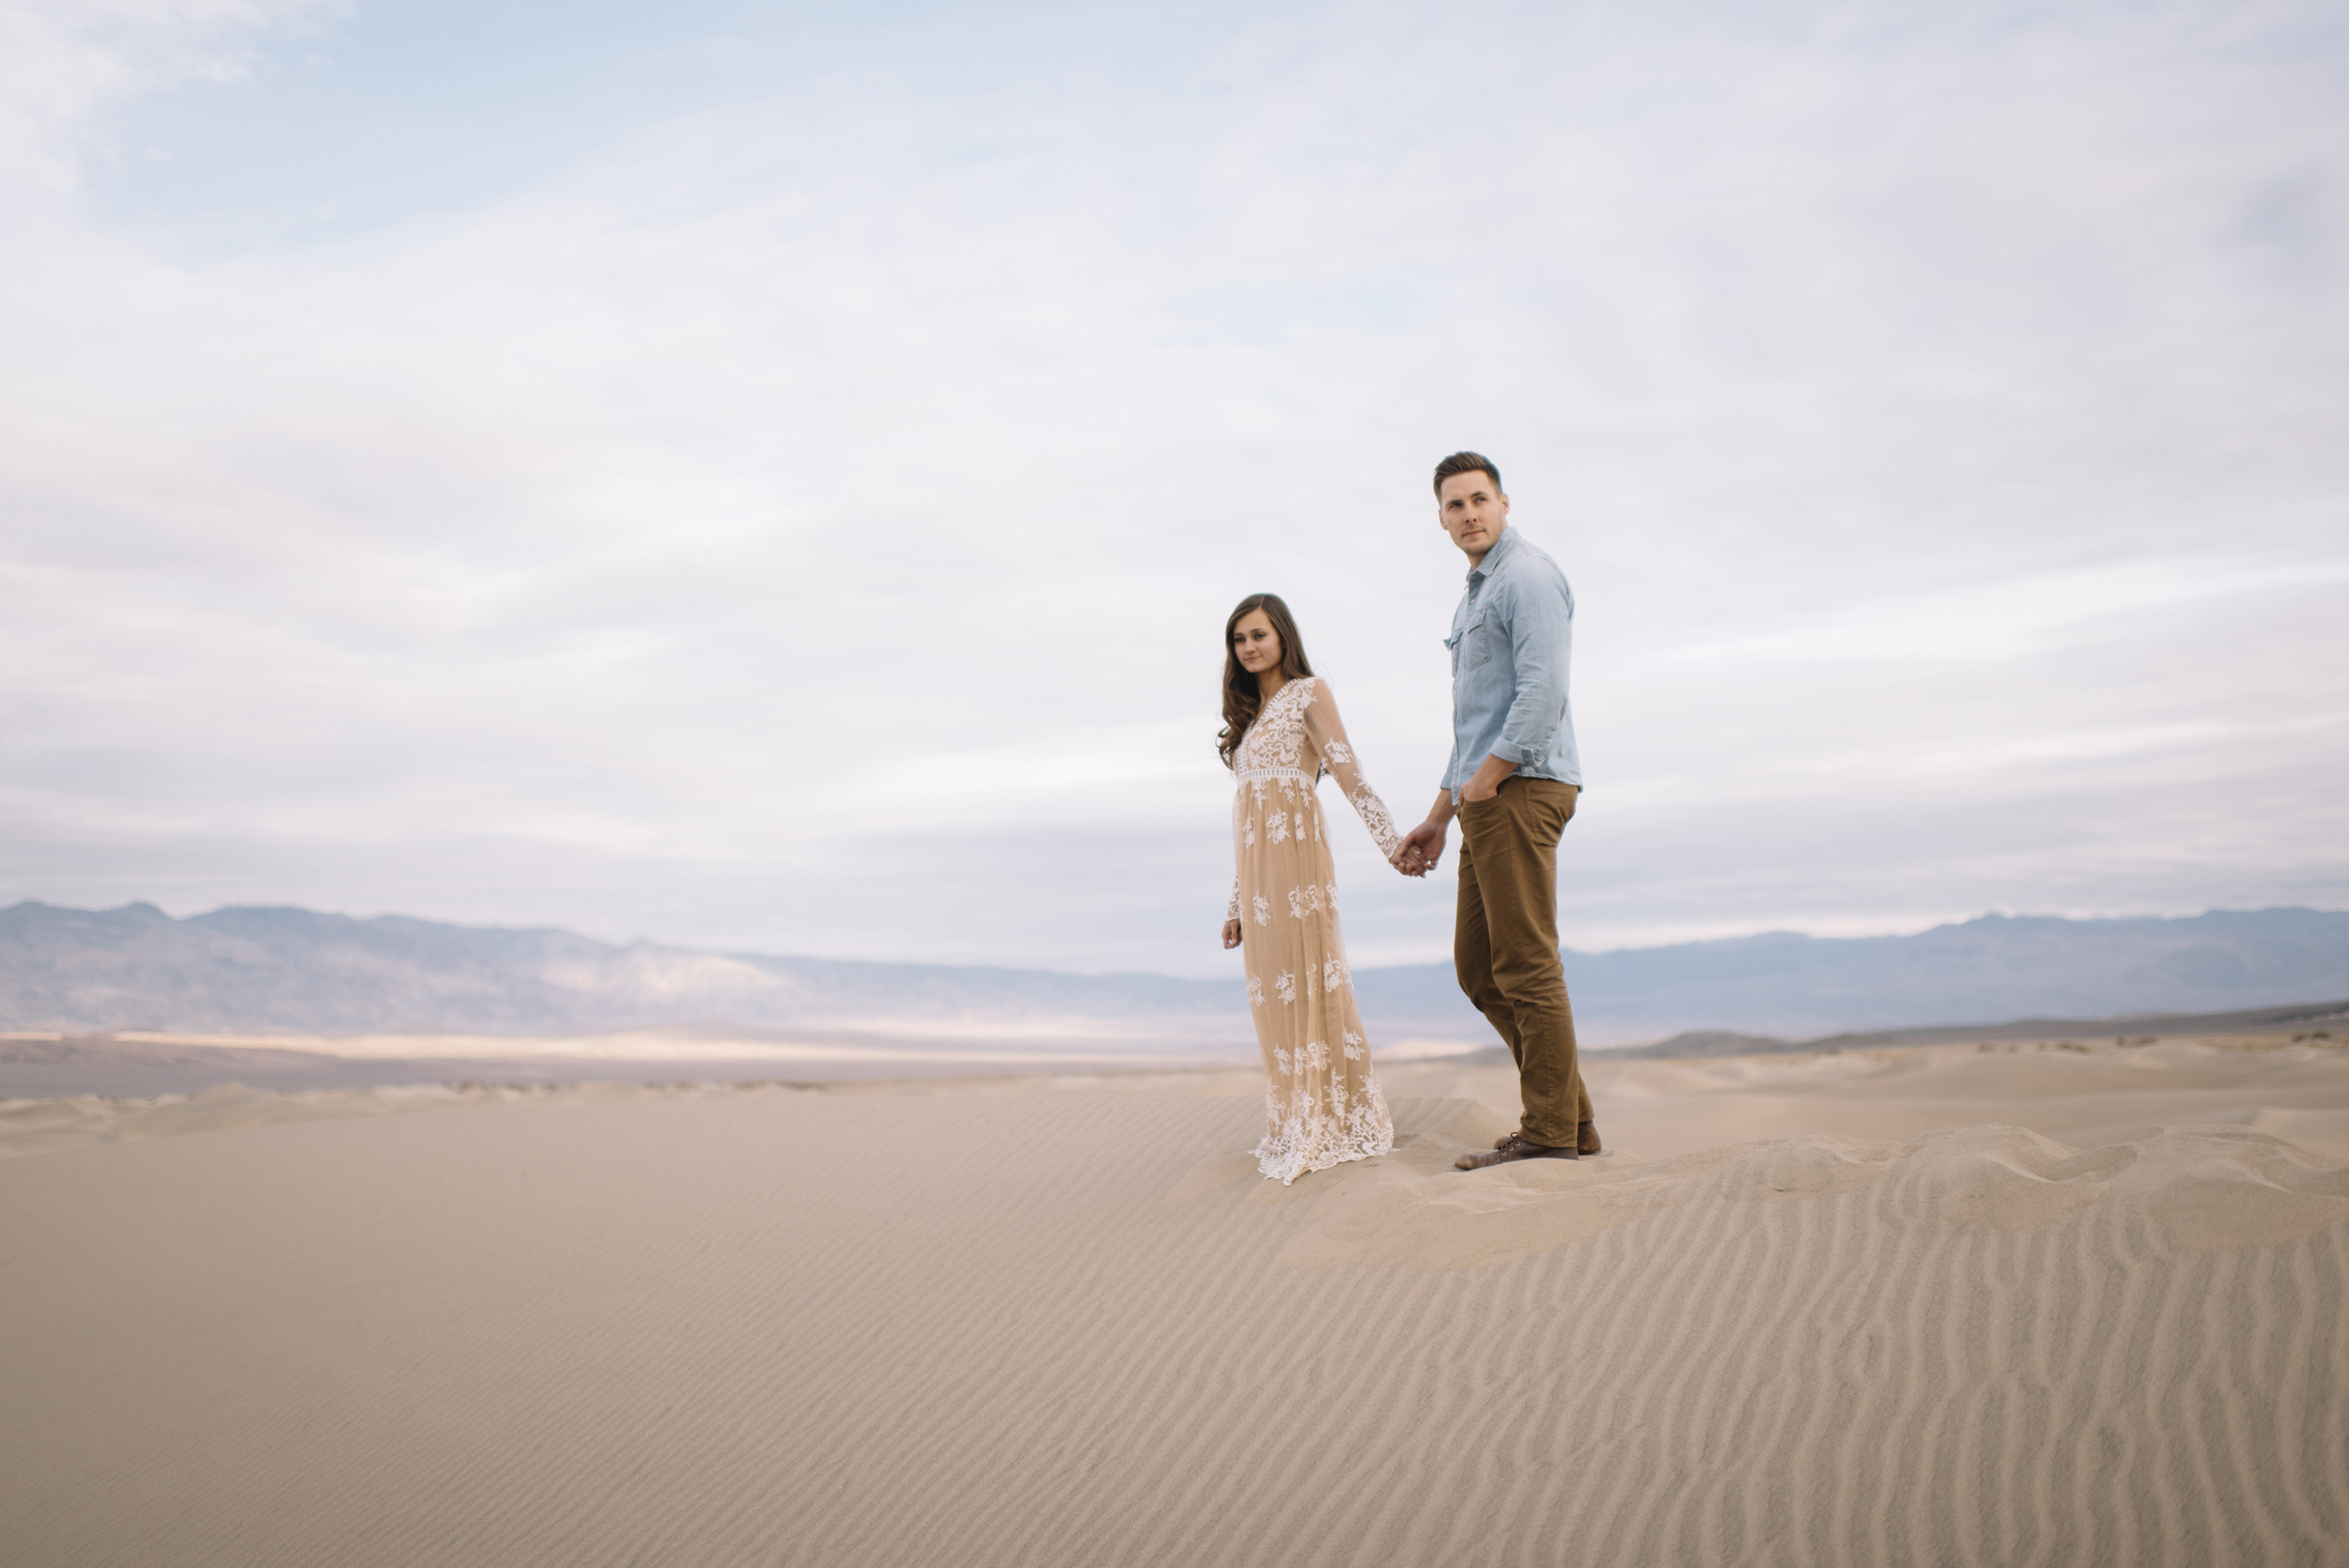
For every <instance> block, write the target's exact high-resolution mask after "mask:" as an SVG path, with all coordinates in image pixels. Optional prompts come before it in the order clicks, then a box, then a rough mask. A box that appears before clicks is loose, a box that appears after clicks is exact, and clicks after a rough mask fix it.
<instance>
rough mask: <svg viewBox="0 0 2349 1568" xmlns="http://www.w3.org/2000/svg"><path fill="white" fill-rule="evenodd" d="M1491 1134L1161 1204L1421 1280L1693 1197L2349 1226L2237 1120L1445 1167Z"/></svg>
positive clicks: (1317, 1260)
mask: <svg viewBox="0 0 2349 1568" xmlns="http://www.w3.org/2000/svg"><path fill="white" fill-rule="evenodd" d="M1506 1127H1507V1124H1506V1123H1505V1122H1504V1121H1503V1120H1502V1119H1501V1118H1500V1117H1499V1116H1496V1115H1495V1114H1493V1113H1492V1112H1491V1111H1489V1110H1486V1109H1485V1108H1483V1107H1481V1106H1477V1105H1474V1104H1472V1103H1470V1102H1466V1101H1458V1100H1445V1101H1428V1102H1420V1103H1419V1104H1417V1105H1414V1106H1412V1107H1411V1111H1410V1116H1409V1118H1408V1122H1407V1121H1406V1120H1405V1119H1404V1118H1403V1116H1402V1115H1401V1113H1400V1112H1398V1121H1397V1128H1396V1137H1395V1151H1394V1154H1393V1155H1392V1157H1388V1158H1387V1159H1383V1160H1371V1161H1364V1162H1361V1163H1360V1164H1355V1165H1348V1166H1342V1167H1339V1168H1337V1169H1336V1170H1333V1171H1330V1172H1318V1173H1317V1175H1316V1179H1315V1180H1314V1181H1312V1182H1310V1183H1309V1182H1304V1181H1300V1182H1299V1183H1298V1184H1297V1185H1296V1186H1295V1187H1293V1188H1271V1189H1269V1190H1259V1189H1258V1186H1252V1185H1251V1184H1252V1183H1256V1184H1259V1185H1262V1186H1268V1184H1261V1179H1260V1178H1258V1177H1257V1176H1256V1173H1255V1171H1254V1169H1253V1167H1252V1164H1249V1163H1248V1162H1245V1161H1242V1160H1240V1159H1237V1158H1236V1157H1223V1158H1219V1159H1216V1160H1210V1161H1205V1162H1202V1164H1201V1165H1199V1166H1198V1167H1196V1168H1194V1169H1193V1170H1192V1171H1191V1172H1190V1173H1189V1174H1188V1175H1186V1176H1185V1177H1184V1179H1183V1182H1182V1183H1181V1184H1179V1185H1178V1186H1177V1188H1176V1189H1175V1193H1174V1194H1173V1195H1171V1196H1173V1197H1175V1198H1196V1197H1201V1196H1205V1195H1206V1194H1207V1193H1210V1192H1213V1191H1215V1190H1218V1189H1219V1188H1241V1189H1242V1190H1241V1191H1240V1192H1239V1193H1238V1196H1239V1198H1240V1201H1242V1202H1244V1203H1252V1204H1253V1203H1309V1204H1311V1205H1312V1207H1311V1209H1310V1210H1309V1212H1308V1214H1307V1215H1306V1218H1305V1222H1304V1225H1303V1227H1302V1228H1301V1229H1300V1231H1299V1234H1297V1235H1296V1236H1295V1237H1294V1238H1293V1239H1292V1240H1291V1241H1290V1242H1289V1243H1288V1245H1287V1246H1286V1247H1285V1248H1283V1250H1282V1253H1281V1261H1282V1262H1283V1263H1284V1264H1287V1265H1293V1266H1297V1267H1303V1268H1335V1267H1341V1266H1344V1265H1351V1264H1376V1265H1385V1266H1390V1267H1397V1268H1406V1269H1413V1270H1420V1271H1428V1272H1436V1271H1442V1270H1449V1269H1455V1268H1468V1267H1472V1266H1476V1265H1489V1264H1498V1263H1504V1262H1508V1261H1510V1260H1513V1259H1519V1258H1527V1257H1532V1256H1535V1255H1538V1254H1540V1253H1543V1252H1548V1251H1551V1250H1555V1249H1557V1248H1561V1247H1565V1246H1569V1245H1571V1244H1573V1243H1575V1242H1578V1241H1581V1240H1584V1239H1586V1238H1588V1237H1590V1236H1594V1235H1596V1234H1599V1233H1600V1232H1602V1231H1608V1230H1612V1229H1614V1228H1615V1227H1616V1226H1619V1225H1627V1224H1630V1223H1632V1222H1633V1221H1635V1220H1639V1219H1646V1218H1647V1217H1648V1216H1650V1215H1653V1214H1657V1213H1659V1212H1661V1211H1663V1210H1665V1209H1668V1208H1674V1207H1677V1206H1679V1205H1681V1204H1683V1203H1689V1202H1691V1201H1693V1200H1699V1199H1703V1200H1710V1201H1713V1202H1714V1203H1715V1204H1716V1206H1715V1208H1714V1210H1713V1211H1712V1212H1714V1213H1715V1214H1716V1215H1717V1217H1718V1221H1719V1224H1721V1225H1723V1226H1727V1225H1730V1224H1733V1223H1735V1212H1736V1209H1735V1205H1738V1204H1744V1203H1790V1202H1795V1203H1799V1202H1809V1201H1816V1200H1822V1199H1838V1198H1853V1197H1856V1196H1857V1195H1859V1194H1861V1193H1865V1192H1867V1191H1869V1189H1871V1188H1875V1187H1877V1186H1878V1185H1879V1184H1886V1186H1885V1190H1884V1191H1883V1192H1882V1193H1881V1194H1879V1195H1878V1197H1879V1202H1878V1203H1876V1205H1875V1210H1876V1212H1872V1213H1871V1215H1870V1216H1869V1217H1868V1219H1866V1221H1865V1223H1868V1224H1871V1225H1876V1224H1884V1225H1890V1226H1893V1227H1899V1228H1913V1227H1919V1226H1924V1227H1931V1228H1937V1229H1948V1230H1954V1231H1961V1232H1982V1233H1988V1234H2027V1233H2030V1232H2035V1231H2041V1230H2046V1229H2048V1228H2050V1227H2053V1226H2058V1225H2061V1224H2063V1223H2064V1222H2066V1221H2067V1220H2070V1219H2073V1218H2075V1217H2076V1216H2078V1215H2080V1214H2082V1213H2085V1212H2086V1211H2088V1210H2089V1209H2092V1208H2093V1207H2095V1206H2096V1205H2097V1204H2098V1203H2106V1202H2109V1203H2112V1204H2113V1205H2114V1207H2115V1210H2116V1215H2115V1218H2116V1222H2119V1223H2124V1224H2132V1225H2140V1226H2144V1227H2147V1228H2148V1229H2149V1230H2150V1232H2151V1233H2152V1234H2153V1235H2155V1236H2156V1237H2158V1238H2159V1239H2160V1242H2161V1243H2162V1244H2163V1245H2166V1246H2169V1247H2174V1248H2178V1249H2183V1250H2189V1251H2205V1250H2242V1249H2246V1248H2257V1247H2273V1246H2277V1245H2279V1244H2281V1243H2283V1242H2287V1241H2296V1240H2299V1239H2301V1238H2302V1237H2305V1236H2309V1235H2312V1234H2315V1233H2316V1232H2318V1231H2321V1230H2323V1229H2325V1228H2326V1226H2328V1225H2333V1224H2337V1223H2340V1222H2341V1221H2342V1220H2344V1219H2349V1162H2342V1161H2337V1160H2328V1159H2326V1158H2325V1157H2320V1156H2316V1155H2312V1154H2310V1153H2309V1152H2308V1151H2306V1150H2302V1149H2296V1148H2295V1147H2293V1146H2292V1145H2291V1144H2289V1143H2286V1142H2284V1141H2282V1140H2280V1139H2277V1138H2275V1137H2272V1136H2270V1135H2268V1134H2265V1133H2261V1132H2257V1131H2253V1130H2251V1129H2248V1128H2244V1127H2235V1126H2205V1127H2174V1128H2165V1129H2163V1130H2162V1131H2161V1132H2160V1133H2158V1134H2156V1135H2155V1136H2154V1137H2152V1138H2149V1139H2144V1140H2140V1141H2138V1142H2134V1143H2125V1144H2118V1145H2113V1146H2110V1147H2107V1148H2102V1149H2094V1150H2088V1151H2081V1150H2077V1149H2073V1148H2070V1147H2068V1146H2066V1145H2064V1144H2062V1143H2059V1142H2057V1141H2055V1140H2053V1139H2051V1138H2046V1137H2042V1136H2041V1135H2039V1134H2037V1133H2034V1132H2030V1131H2028V1130H2026V1129H2024V1128H2021V1127H2007V1126H1981V1127H1966V1128H1960V1129H1957V1130H1954V1131H1950V1132H1939V1133H1934V1134H1932V1135H1930V1136H1928V1137H1925V1138H1921V1139H1919V1140H1917V1141H1914V1142H1911V1143H1907V1144H1892V1143H1871V1142H1867V1141H1862V1140H1859V1139H1853V1138H1843V1137H1838V1136H1836V1135H1833V1134H1827V1133H1818V1134H1812V1135H1810V1136H1807V1137H1803V1138H1795V1139H1782V1140H1777V1141H1768V1142H1759V1143H1747V1144H1736V1145H1732V1146H1730V1147H1726V1148H1720V1149H1707V1150H1703V1151H1701V1152H1699V1153H1696V1154H1691V1155H1682V1156H1679V1157H1675V1158H1672V1159H1668V1160H1656V1161H1650V1160H1643V1159H1641V1157H1639V1156H1638V1155H1636V1154H1626V1153H1616V1154H1610V1155H1609V1156H1606V1157H1602V1158H1598V1159H1586V1160H1574V1161H1564V1160H1528V1161H1524V1162H1521V1163H1518V1164H1515V1165H1507V1166H1501V1167H1500V1168H1498V1169H1495V1170H1491V1171H1480V1172H1460V1171H1455V1170H1454V1169H1453V1168H1452V1160H1453V1157H1454V1156H1455V1155H1456V1154H1458V1153H1460V1152H1461V1151H1463V1150H1465V1149H1471V1148H1478V1147H1482V1146H1483V1145H1485V1144H1487V1143H1489V1142H1490V1141H1492V1139H1493V1138H1495V1137H1497V1136H1499V1134H1500V1133H1501V1132H1502V1131H1504V1130H1506Z"/></svg>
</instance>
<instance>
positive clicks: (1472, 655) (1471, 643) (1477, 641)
mask: <svg viewBox="0 0 2349 1568" xmlns="http://www.w3.org/2000/svg"><path fill="white" fill-rule="evenodd" d="M1494 630H1495V628H1494V627H1493V624H1492V611H1491V610H1490V608H1488V607H1486V606H1479V607H1478V608H1477V611H1476V613H1474V614H1473V615H1470V617H1469V623H1468V625H1466V626H1464V627H1462V628H1461V629H1460V636H1459V639H1458V642H1459V645H1458V646H1457V647H1455V648H1454V649H1453V650H1452V671H1453V674H1455V675H1457V674H1459V672H1460V668H1461V666H1462V664H1463V663H1464V662H1465V664H1466V665H1467V667H1468V668H1469V669H1471V670H1473V669H1476V668H1478V667H1479V666H1481V665H1483V664H1485V663H1486V662H1487V661H1489V660H1491V658H1492V656H1493V633H1494ZM1463 655H1465V656H1466V658H1465V660H1463V658H1462V656H1463Z"/></svg>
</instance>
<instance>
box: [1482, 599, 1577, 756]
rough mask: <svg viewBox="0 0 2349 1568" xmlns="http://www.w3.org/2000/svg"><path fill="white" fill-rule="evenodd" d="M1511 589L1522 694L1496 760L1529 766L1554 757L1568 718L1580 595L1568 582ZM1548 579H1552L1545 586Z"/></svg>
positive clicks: (1514, 701)
mask: <svg viewBox="0 0 2349 1568" xmlns="http://www.w3.org/2000/svg"><path fill="white" fill-rule="evenodd" d="M1525 577H1527V578H1531V579H1532V581H1530V582H1529V581H1525V580H1524V578H1520V579H1519V581H1517V582H1513V583H1511V584H1510V590H1511V591H1510V595H1509V598H1510V602H1509V604H1508V605H1507V606H1506V607H1505V613H1506V615H1507V618H1508V623H1509V659H1510V663H1511V665H1512V671H1511V673H1512V674H1513V675H1515V676H1516V685H1517V692H1516V695H1515V696H1513V697H1512V698H1511V699H1510V702H1509V712H1508V716H1507V717H1506V718H1505V719H1503V720H1502V721H1501V738H1500V739H1499V740H1497V741H1495V742H1494V743H1493V749H1492V754H1493V755H1494V756H1497V757H1499V758H1500V759H1501V761H1503V762H1510V763H1519V764H1522V763H1525V762H1528V761H1532V760H1534V759H1537V758H1541V757H1545V756H1548V754H1549V748H1550V742H1551V741H1552V740H1554V739H1556V738H1557V735H1558V726H1559V725H1560V724H1561V723H1563V722H1564V720H1565V717H1566V676H1567V673H1568V666H1569V665H1570V664H1571V663H1572V661H1573V658H1574V593H1573V590H1571V589H1569V588H1568V587H1567V586H1566V584H1565V580H1564V579H1563V578H1554V579H1552V578H1551V574H1549V573H1548V572H1542V573H1540V574H1538V575H1536V574H1534V573H1530V572H1529V573H1527V574H1525ZM1545 579H1550V580H1548V581H1545Z"/></svg>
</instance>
